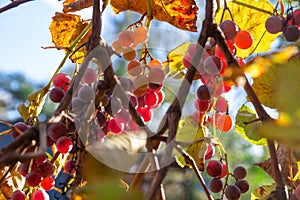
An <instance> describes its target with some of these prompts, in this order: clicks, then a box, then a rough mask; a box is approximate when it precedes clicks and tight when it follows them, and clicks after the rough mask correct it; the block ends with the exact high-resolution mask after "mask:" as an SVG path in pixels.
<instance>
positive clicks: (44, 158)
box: [34, 154, 48, 165]
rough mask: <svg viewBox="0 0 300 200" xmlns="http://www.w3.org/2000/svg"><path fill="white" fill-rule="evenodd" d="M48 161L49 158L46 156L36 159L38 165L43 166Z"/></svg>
mask: <svg viewBox="0 0 300 200" xmlns="http://www.w3.org/2000/svg"><path fill="white" fill-rule="evenodd" d="M47 159H48V156H47V155H46V154H44V155H42V156H40V157H38V158H36V159H34V161H35V162H36V164H37V165H42V164H43V163H44V162H46V161H47Z"/></svg>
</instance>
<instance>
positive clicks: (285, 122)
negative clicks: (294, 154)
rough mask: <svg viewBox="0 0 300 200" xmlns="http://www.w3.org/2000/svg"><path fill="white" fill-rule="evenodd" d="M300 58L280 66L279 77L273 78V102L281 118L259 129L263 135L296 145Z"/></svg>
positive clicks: (299, 138) (299, 118) (299, 120)
mask: <svg viewBox="0 0 300 200" xmlns="http://www.w3.org/2000/svg"><path fill="white" fill-rule="evenodd" d="M299 66H300V60H299V59H296V60H291V61H290V62H287V63H285V64H282V65H280V67H278V69H277V70H278V71H277V74H278V79H275V80H273V82H272V84H273V87H274V90H275V91H276V93H274V98H273V99H272V100H273V103H274V104H275V105H276V106H277V108H278V110H279V119H278V120H276V122H275V124H274V123H269V124H266V125H264V126H262V127H261V128H260V129H259V132H258V133H259V134H260V135H261V136H262V137H267V138H270V139H275V140H278V141H280V142H282V143H283V144H286V145H293V146H296V145H297V144H299V142H300V135H299V130H300V123H299V122H300V114H299V113H300V112H299V111H300V105H299V99H300V93H299V90H300V85H299V77H300V68H299Z"/></svg>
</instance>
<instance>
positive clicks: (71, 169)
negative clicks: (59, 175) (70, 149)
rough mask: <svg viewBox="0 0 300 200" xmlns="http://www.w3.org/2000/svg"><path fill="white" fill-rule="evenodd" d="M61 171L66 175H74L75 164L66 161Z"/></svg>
mask: <svg viewBox="0 0 300 200" xmlns="http://www.w3.org/2000/svg"><path fill="white" fill-rule="evenodd" d="M63 170H64V172H65V173H66V174H75V173H76V162H75V161H73V160H68V161H67V162H66V163H65V166H64V168H63Z"/></svg>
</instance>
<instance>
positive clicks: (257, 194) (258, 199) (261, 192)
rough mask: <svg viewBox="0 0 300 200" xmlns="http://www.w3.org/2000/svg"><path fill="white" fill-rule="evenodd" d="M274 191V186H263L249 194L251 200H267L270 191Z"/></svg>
mask: <svg viewBox="0 0 300 200" xmlns="http://www.w3.org/2000/svg"><path fill="white" fill-rule="evenodd" d="M275 189H276V184H275V183H273V184H272V185H263V186H260V187H259V188H257V189H255V190H254V191H253V192H252V193H251V200H267V199H268V198H269V195H270V194H271V192H272V191H274V190H275Z"/></svg>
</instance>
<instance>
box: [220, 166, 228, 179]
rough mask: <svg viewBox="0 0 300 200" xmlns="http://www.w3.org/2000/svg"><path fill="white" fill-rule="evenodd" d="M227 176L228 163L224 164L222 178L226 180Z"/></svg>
mask: <svg viewBox="0 0 300 200" xmlns="http://www.w3.org/2000/svg"><path fill="white" fill-rule="evenodd" d="M226 175H227V165H226V163H222V174H221V176H220V178H224V177H225V176H226Z"/></svg>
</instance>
